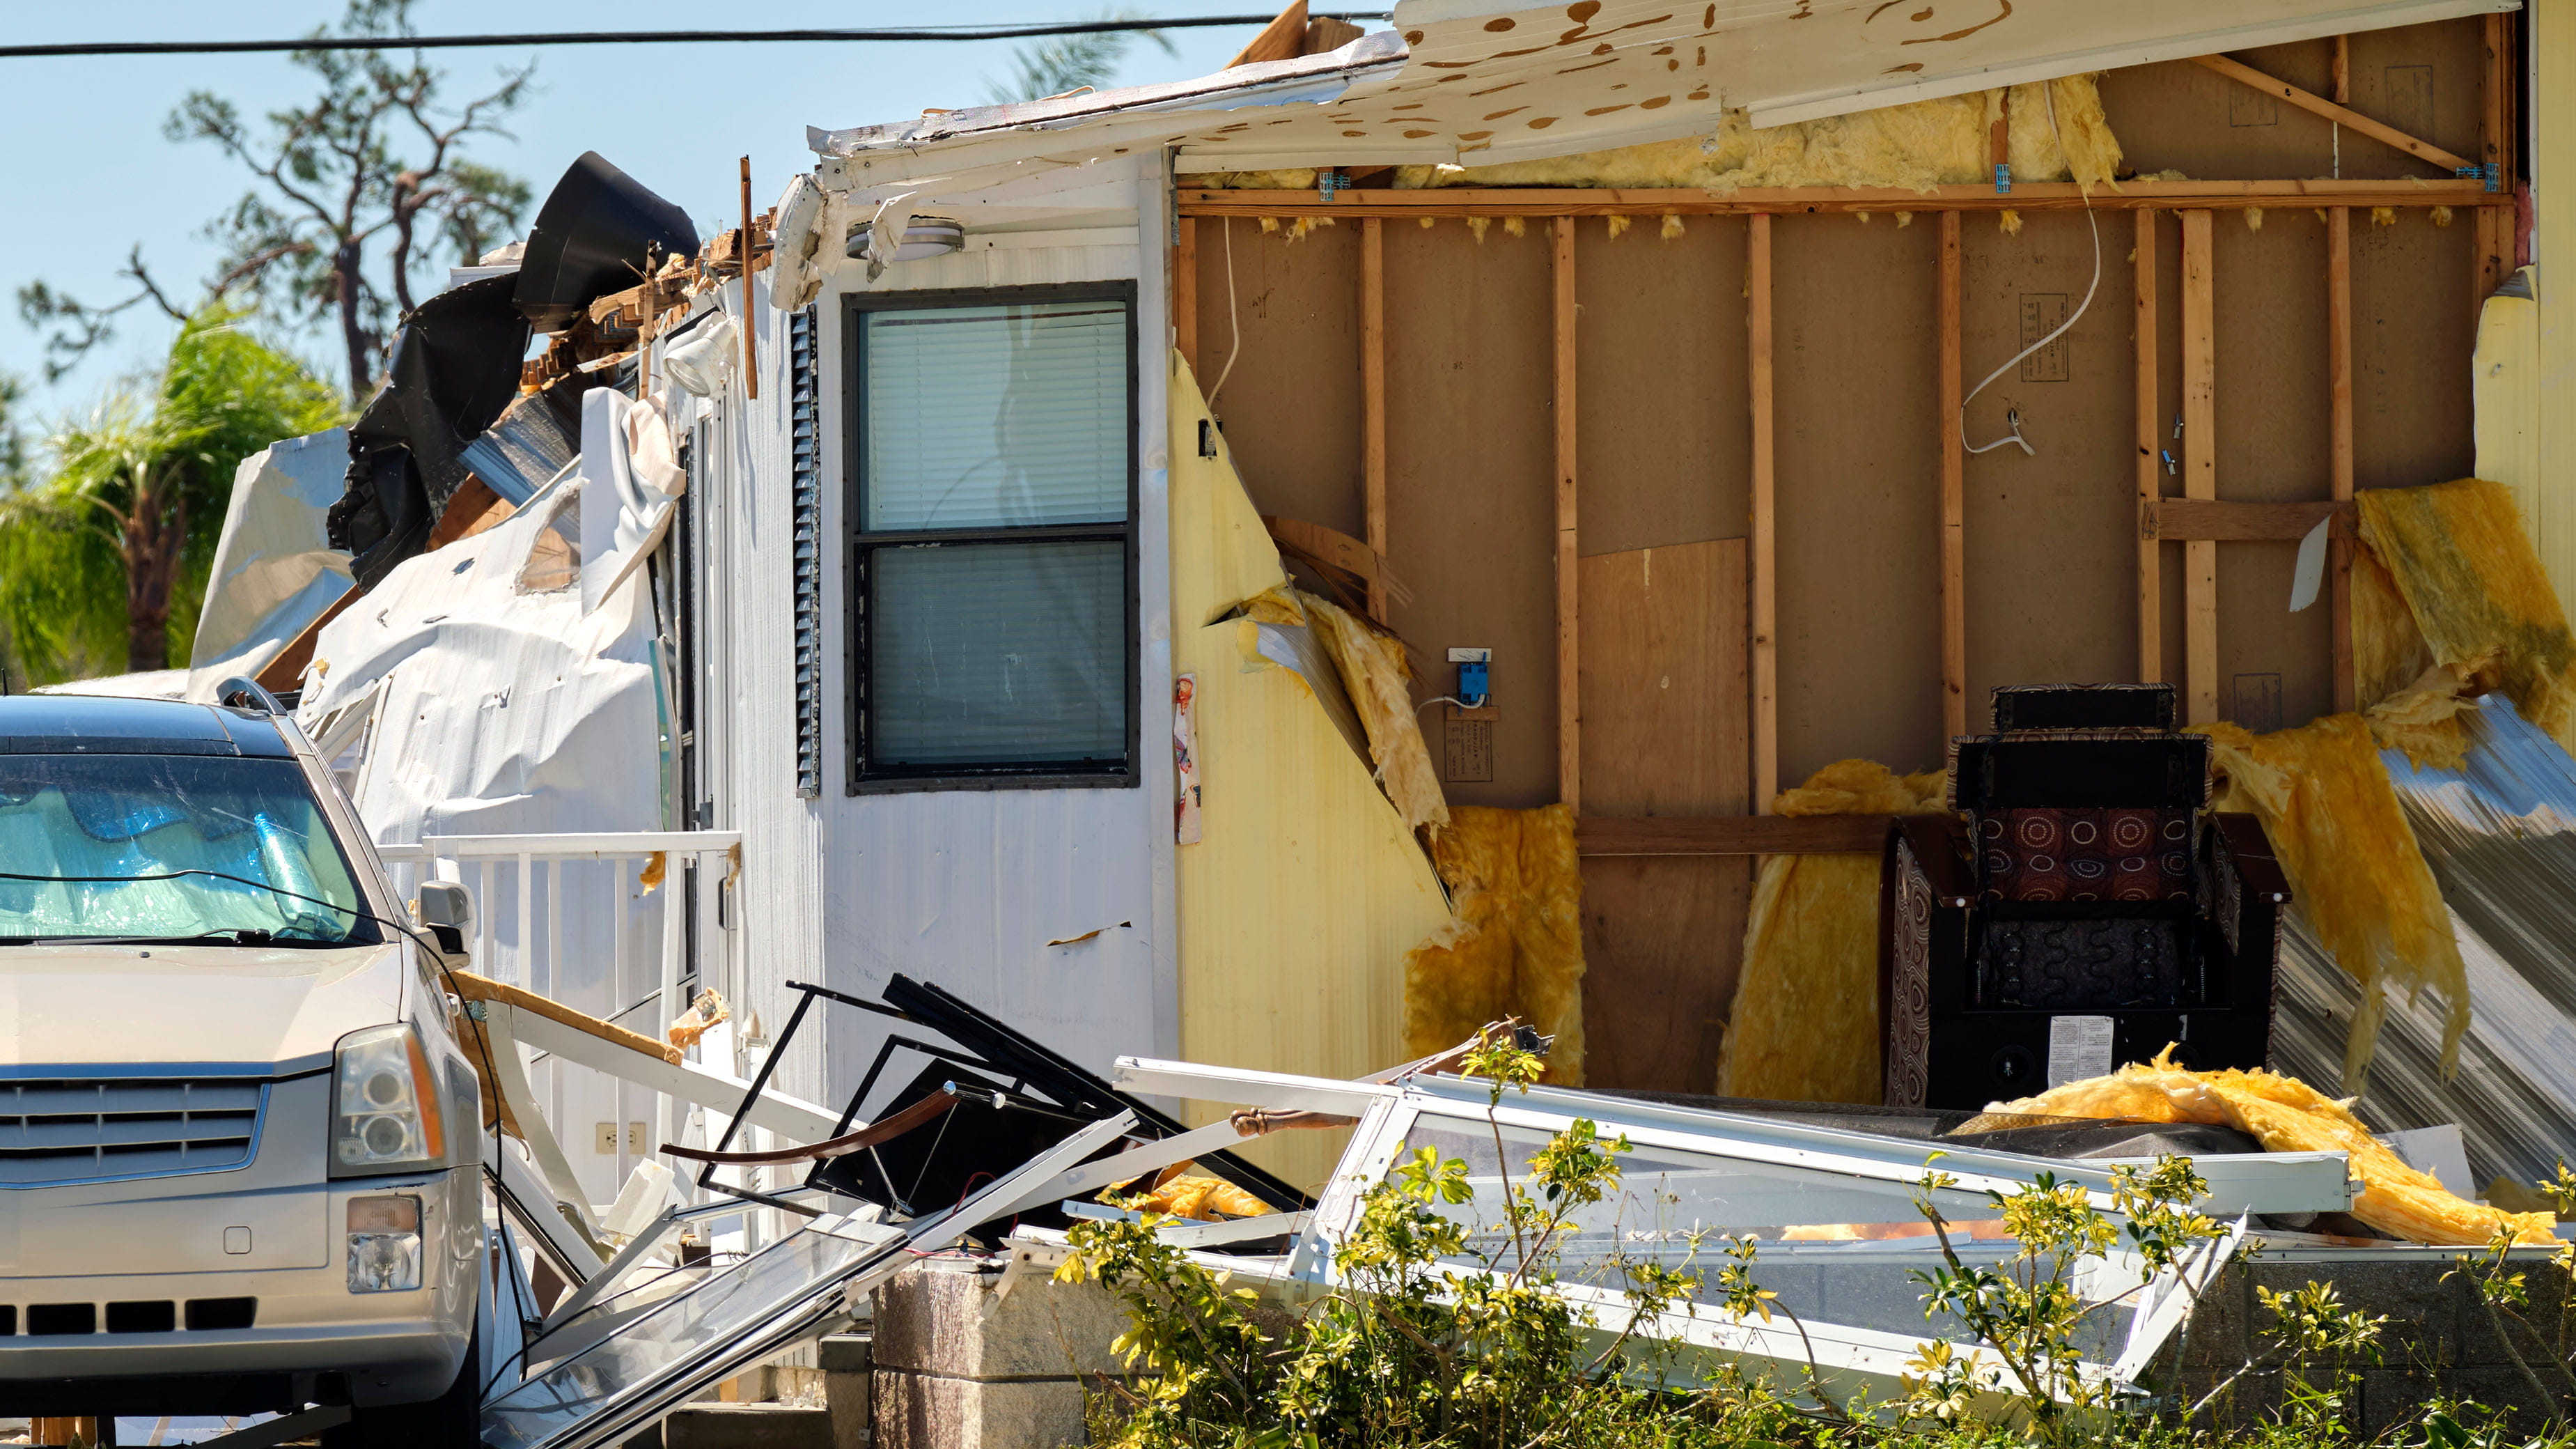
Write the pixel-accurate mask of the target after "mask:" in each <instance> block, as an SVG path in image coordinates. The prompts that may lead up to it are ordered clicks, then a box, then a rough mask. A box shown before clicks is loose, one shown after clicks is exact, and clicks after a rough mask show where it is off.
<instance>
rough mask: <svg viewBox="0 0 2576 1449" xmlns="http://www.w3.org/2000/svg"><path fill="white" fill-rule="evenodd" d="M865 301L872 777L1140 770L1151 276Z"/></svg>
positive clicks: (860, 425)
mask: <svg viewBox="0 0 2576 1449" xmlns="http://www.w3.org/2000/svg"><path fill="white" fill-rule="evenodd" d="M850 307H851V315H850V322H851V325H850V329H849V331H850V346H851V350H852V356H851V367H850V378H851V383H850V398H849V405H850V408H851V411H852V414H853V419H852V420H853V426H852V428H851V429H850V437H851V454H852V468H851V479H852V487H853V494H854V496H853V498H852V507H851V509H850V516H851V518H852V520H853V526H852V532H851V546H852V552H853V568H852V570H851V575H852V585H851V588H852V595H851V599H850V613H851V620H852V630H853V635H854V638H855V641H856V654H857V666H858V667H857V669H856V670H855V671H854V678H855V689H854V696H855V697H854V700H853V706H854V707H853V710H852V716H853V718H852V728H851V737H852V755H853V758H852V770H851V789H852V790H853V791H854V792H856V791H865V790H871V789H875V790H883V789H921V788H935V787H940V786H952V787H971V786H979V785H980V786H989V785H995V784H1012V783H1019V784H1029V785H1083V786H1097V785H1111V784H1115V785H1126V784H1133V783H1135V780H1136V770H1135V768H1134V764H1135V760H1134V756H1135V750H1136V722H1135V704H1134V701H1135V696H1136V682H1135V681H1136V669H1137V663H1136V655H1137V639H1136V627H1137V624H1136V539H1135V475H1136V468H1135V444H1134V439H1135V436H1136V416H1135V404H1134V397H1135V387H1134V376H1135V356H1136V349H1135V335H1134V299H1133V288H1132V286H1130V285H1128V284H1123V283H1122V284H1114V285H1088V286H1068V287H1025V288H1012V289H1007V290H1000V291H980V292H973V293H919V292H916V293H887V294H874V295H864V296H859V297H854V298H852V299H850Z"/></svg>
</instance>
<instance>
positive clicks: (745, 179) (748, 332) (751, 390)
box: [741, 156, 760, 401]
mask: <svg viewBox="0 0 2576 1449" xmlns="http://www.w3.org/2000/svg"><path fill="white" fill-rule="evenodd" d="M741 241H742V395H743V397H744V399H745V400H747V401H748V400H752V399H756V398H758V397H759V396H760V352H759V342H760V319H759V318H758V317H757V316H755V315H754V314H753V312H752V307H751V158H750V157H748V156H745V157H743V158H742V236H741Z"/></svg>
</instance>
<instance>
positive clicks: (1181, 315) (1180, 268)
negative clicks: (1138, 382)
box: [1172, 216, 1199, 378]
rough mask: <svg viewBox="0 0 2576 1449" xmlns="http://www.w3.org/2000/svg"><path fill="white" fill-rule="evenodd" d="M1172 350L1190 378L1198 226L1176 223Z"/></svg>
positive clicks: (1194, 355) (1194, 356)
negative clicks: (1184, 365) (1179, 358)
mask: <svg viewBox="0 0 2576 1449" xmlns="http://www.w3.org/2000/svg"><path fill="white" fill-rule="evenodd" d="M1172 350H1173V351H1175V352H1178V353H1179V354H1181V361H1182V362H1183V363H1185V364H1187V365H1188V367H1189V369H1190V376H1192V377H1193V378H1195V377H1197V376H1198V371H1199V223H1198V218H1196V217H1190V216H1185V217H1182V218H1181V219H1180V223H1179V227H1178V230H1177V231H1175V232H1174V234H1173V241H1172Z"/></svg>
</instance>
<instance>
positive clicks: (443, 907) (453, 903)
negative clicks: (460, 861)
mask: <svg viewBox="0 0 2576 1449" xmlns="http://www.w3.org/2000/svg"><path fill="white" fill-rule="evenodd" d="M413 908H414V909H415V910H417V911H418V912H419V913H420V923H421V924H422V925H424V926H426V927H428V928H429V934H430V936H431V938H432V939H434V940H436V941H437V942H438V949H439V950H441V951H444V952H446V953H447V954H448V955H450V956H462V955H464V954H465V940H466V938H467V937H469V936H471V935H473V934H474V897H473V896H472V895H471V894H470V893H468V892H467V891H466V889H465V887H464V886H462V885H460V884H458V883H457V882H455V881H452V880H434V881H427V882H424V883H423V884H422V886H421V888H420V894H419V895H418V896H417V897H415V898H414V907H413Z"/></svg>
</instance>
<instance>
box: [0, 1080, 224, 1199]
mask: <svg viewBox="0 0 2576 1449" xmlns="http://www.w3.org/2000/svg"><path fill="white" fill-rule="evenodd" d="M266 1091H267V1084H266V1083H264V1082H261V1081H258V1080H256V1079H252V1078H242V1077H105V1078H93V1079H78V1078H56V1079H49V1080H36V1081H7V1082H0V1187H45V1186H49V1185H52V1184H56V1183H66V1182H86V1181H94V1180H96V1179H99V1178H110V1177H157V1176H161V1175H164V1174H169V1173H179V1172H215V1171H220V1170H221V1169H224V1168H228V1167H240V1166H242V1165H243V1164H245V1163H247V1162H249V1161H250V1159H251V1152H252V1150H253V1148H254V1146H255V1145H256V1144H257V1143H258V1141H259V1117H260V1112H261V1110H262V1107H263V1106H264V1104H265V1101H266V1097H265V1093H266Z"/></svg>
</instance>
